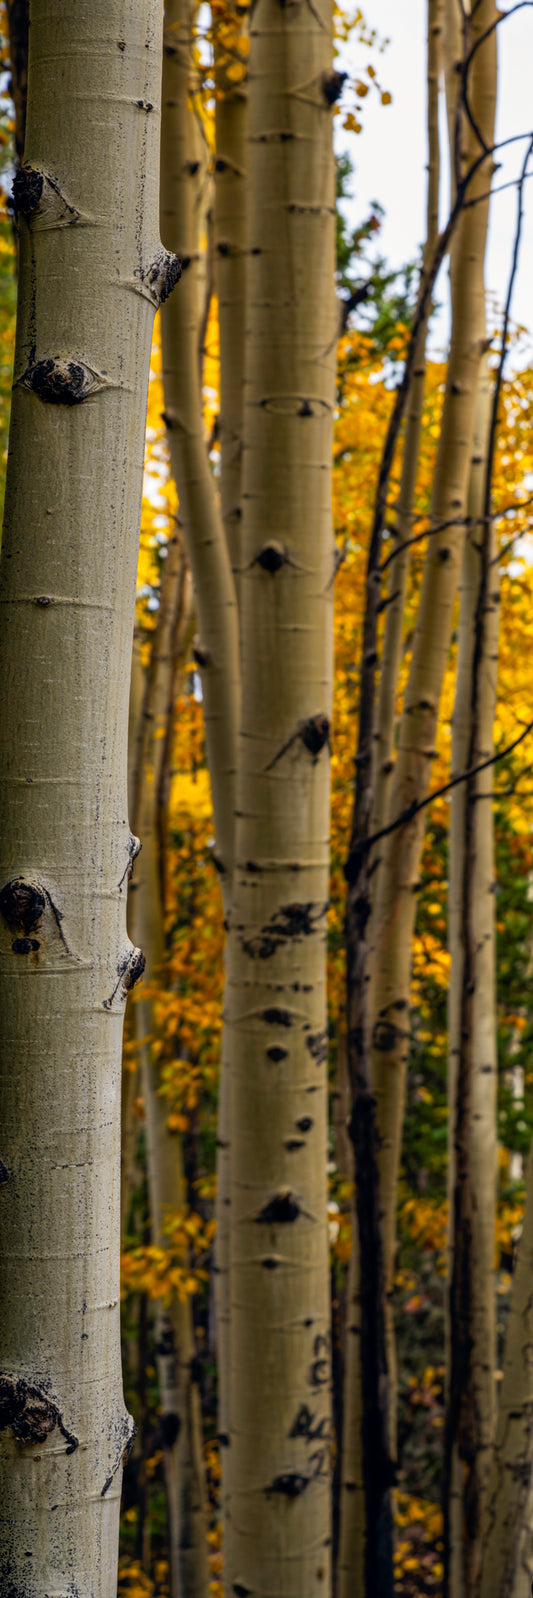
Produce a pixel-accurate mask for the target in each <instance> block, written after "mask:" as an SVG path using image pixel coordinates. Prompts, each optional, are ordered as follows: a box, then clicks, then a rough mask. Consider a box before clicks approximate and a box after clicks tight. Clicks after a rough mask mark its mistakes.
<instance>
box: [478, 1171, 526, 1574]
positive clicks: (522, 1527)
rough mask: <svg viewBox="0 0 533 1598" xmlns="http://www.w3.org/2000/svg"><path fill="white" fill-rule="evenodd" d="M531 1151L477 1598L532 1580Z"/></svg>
mask: <svg viewBox="0 0 533 1598" xmlns="http://www.w3.org/2000/svg"><path fill="white" fill-rule="evenodd" d="M532 1276H533V1151H532V1152H531V1153H530V1156H529V1160H528V1164H527V1171H526V1210H525V1215H524V1225H523V1230H522V1236H521V1238H520V1242H519V1245H518V1254H517V1260H516V1265H515V1269H514V1275H513V1285H512V1295H511V1308H510V1313H509V1323H508V1327H507V1336H506V1342H505V1359H504V1367H503V1381H502V1382H501V1391H500V1404H499V1411H498V1422H497V1428H496V1441H495V1447H494V1456H493V1460H492V1467H491V1473H490V1481H489V1493H488V1505H487V1517H486V1536H485V1544H484V1549H483V1568H482V1576H481V1583H480V1598H529V1595H530V1593H531V1584H532V1578H533V1502H532V1490H531V1483H532V1470H533V1361H532V1359H531V1348H532V1344H533V1298H532V1293H531V1281H532Z"/></svg>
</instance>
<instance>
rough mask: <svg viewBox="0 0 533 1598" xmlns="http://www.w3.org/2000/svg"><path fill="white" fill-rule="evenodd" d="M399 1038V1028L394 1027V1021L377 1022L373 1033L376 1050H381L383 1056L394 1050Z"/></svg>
mask: <svg viewBox="0 0 533 1598" xmlns="http://www.w3.org/2000/svg"><path fill="white" fill-rule="evenodd" d="M397 1037H398V1027H396V1026H395V1025H394V1022H393V1021H376V1025H375V1027H374V1031H373V1033H372V1042H373V1044H374V1048H376V1049H380V1050H381V1052H382V1053H383V1054H387V1053H388V1051H389V1049H393V1048H394V1045H395V1043H396V1039H397Z"/></svg>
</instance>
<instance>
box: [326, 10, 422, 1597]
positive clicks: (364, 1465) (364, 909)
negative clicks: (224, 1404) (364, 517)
mask: <svg viewBox="0 0 533 1598" xmlns="http://www.w3.org/2000/svg"><path fill="white" fill-rule="evenodd" d="M441 48H442V3H441V0H429V4H428V48H427V67H428V71H427V77H428V109H427V125H428V156H429V161H428V172H429V181H428V197H427V240H426V248H425V255H424V261H425V265H426V268H427V267H428V266H429V265H430V263H431V260H432V257H433V254H434V250H435V245H436V241H437V236H438V195H439V134H438V94H439V67H440V58H441ZM428 316H429V306H428V312H427V315H426V317H425V318H424V320H423V322H422V323H421V326H420V328H419V332H418V336H417V344H416V353H415V359H414V373H413V379H412V384H411V389H410V396H409V405H408V410H407V421H406V429H405V437H404V450H403V463H402V476H401V485H400V495H399V504H398V517H397V524H396V531H397V537H398V543H397V545H396V548H395V551H394V558H393V566H392V567H391V577H390V583H389V606H388V611H387V622H386V630H385V640H384V648H383V656H382V663H381V674H380V688H379V706H378V714H377V725H376V732H375V736H374V738H373V739H372V737H368V738H367V744H368V748H367V760H368V766H367V768H366V771H365V770H364V769H363V764H362V763H361V764H360V767H359V770H358V778H357V785H358V786H357V793H356V798H355V803H354V817H353V828H352V840H351V852H352V851H356V850H357V842H358V837H359V834H360V832H361V830H364V829H365V828H366V830H367V833H368V832H373V831H377V830H379V828H380V827H382V826H383V824H384V821H385V819H386V807H387V797H388V792H389V788H390V780H391V772H392V770H393V760H392V752H393V736H394V719H395V709H396V694H397V679H398V672H399V666H400V658H401V645H402V629H403V614H404V607H405V593H406V585H407V574H408V568H409V554H410V550H409V543H408V541H409V539H410V537H411V534H412V508H413V497H414V489H415V481H416V471H417V464H418V451H419V442H420V431H421V423H422V407H423V399H424V379H425V365H424V355H425V341H426V331H427V320H428ZM372 580H373V574H372V573H369V581H370V582H372ZM368 602H369V603H371V595H370V593H369V596H368ZM368 721H369V724H371V722H372V710H371V711H370V716H369V718H368ZM362 736H363V737H364V731H363V718H362V722H361V727H360V751H359V752H360V754H361V741H362ZM370 767H371V769H370ZM365 786H366V788H367V796H366V799H365V798H363V797H362V793H363V789H364V787H365ZM363 812H364V814H363ZM376 888H377V877H376V872H375V870H374V868H373V863H372V862H371V860H370V858H369V856H368V854H366V853H365V855H364V857H363V856H361V855H360V858H359V867H358V870H357V872H356V873H355V874H353V875H352V874H351V873H350V872H348V894H347V910H346V944H347V1009H348V1060H349V1071H350V1080H351V1086H352V1093H353V1117H352V1136H353V1141H354V1148H355V1151H356V1180H357V1190H356V1193H357V1198H356V1204H355V1206H354V1211H355V1213H354V1245H353V1247H354V1258H353V1261H352V1264H351V1267H350V1279H349V1288H348V1293H349V1304H350V1310H349V1323H348V1324H349V1335H348V1346H347V1362H346V1378H345V1403H344V1435H343V1466H342V1495H341V1538H340V1548H339V1571H338V1592H339V1598H348V1595H349V1594H350V1593H351V1592H352V1590H353V1588H354V1586H355V1587H356V1589H358V1588H359V1587H360V1586H362V1584H363V1576H362V1570H363V1568H364V1587H365V1591H366V1592H367V1593H368V1594H369V1595H372V1598H380V1595H382V1594H383V1595H385V1594H389V1593H391V1592H392V1590H393V1585H394V1572H393V1546H392V1545H393V1523H392V1500H391V1487H392V1481H393V1471H392V1468H391V1458H390V1456H391V1451H392V1452H394V1447H393V1443H392V1438H391V1429H390V1388H389V1380H388V1370H387V1354H386V1347H385V1342H386V1334H385V1304H384V1271H383V1258H382V1243H381V1237H380V1201H379V1176H378V1160H377V1126H376V1116H375V1102H374V1099H373V1095H372V1092H371V1083H370V1074H369V1068H368V1067H369V1037H368V1026H367V994H368V982H369V980H370V973H371V959H372V955H371V946H372V910H373V908H374V907H375V899H376ZM362 1489H364V1498H363V1496H362ZM365 1520H366V1525H367V1528H368V1534H367V1536H366V1538H365Z"/></svg>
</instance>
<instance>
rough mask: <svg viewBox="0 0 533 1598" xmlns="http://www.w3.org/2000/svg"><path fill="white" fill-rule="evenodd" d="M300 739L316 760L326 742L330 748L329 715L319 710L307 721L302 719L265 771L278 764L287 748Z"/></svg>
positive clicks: (314, 760)
mask: <svg viewBox="0 0 533 1598" xmlns="http://www.w3.org/2000/svg"><path fill="white" fill-rule="evenodd" d="M298 740H300V742H301V743H302V744H303V746H304V749H307V750H308V752H309V754H310V755H312V756H313V762H316V761H317V760H318V756H319V754H320V753H321V750H322V749H323V748H324V746H325V745H326V744H327V746H328V749H329V743H330V721H329V716H325V715H324V714H323V713H322V712H319V714H318V715H316V716H309V718H308V720H307V721H300V722H299V723H298V726H297V727H296V730H295V732H293V733H292V734H291V737H290V738H287V741H286V743H284V744H282V746H281V749H278V752H277V755H274V759H273V760H270V761H269V764H268V766H265V771H272V770H273V767H274V766H277V763H278V760H281V758H282V756H283V755H285V754H286V753H287V750H288V749H290V748H291V747H292V745H293V744H295V743H296V742H297V741H298Z"/></svg>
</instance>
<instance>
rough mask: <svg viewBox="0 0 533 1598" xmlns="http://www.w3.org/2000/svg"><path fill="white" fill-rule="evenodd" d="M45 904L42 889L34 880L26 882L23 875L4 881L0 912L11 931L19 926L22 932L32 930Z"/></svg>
mask: <svg viewBox="0 0 533 1598" xmlns="http://www.w3.org/2000/svg"><path fill="white" fill-rule="evenodd" d="M45 905H46V895H45V893H44V889H43V888H41V887H39V885H38V884H37V883H36V882H26V881H25V880H24V878H23V877H14V878H13V880H12V881H11V882H6V883H5V886H4V887H3V888H2V892H1V893H0V912H1V914H2V915H3V917H4V921H7V924H8V927H10V928H11V929H12V931H14V930H15V928H18V927H20V928H21V930H22V931H23V932H33V930H34V928H35V927H36V926H37V925H38V923H39V921H40V919H41V916H42V914H43V911H44V908H45Z"/></svg>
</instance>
